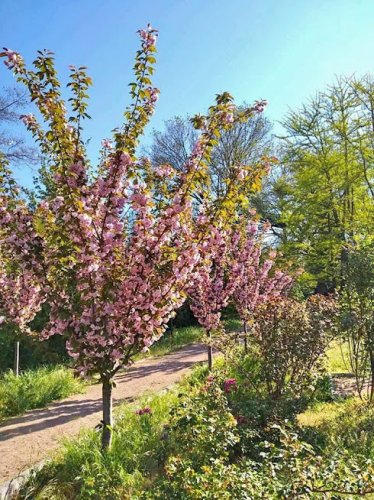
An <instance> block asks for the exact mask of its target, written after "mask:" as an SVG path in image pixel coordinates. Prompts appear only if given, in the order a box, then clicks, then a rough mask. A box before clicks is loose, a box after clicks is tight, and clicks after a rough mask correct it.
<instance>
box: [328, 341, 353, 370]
mask: <svg viewBox="0 0 374 500" xmlns="http://www.w3.org/2000/svg"><path fill="white" fill-rule="evenodd" d="M326 356H327V366H326V368H327V371H328V372H329V373H332V374H334V373H350V372H351V370H350V367H349V356H348V344H347V343H344V342H341V341H339V340H336V341H334V342H333V343H332V344H331V346H330V347H329V349H328V350H327V352H326Z"/></svg>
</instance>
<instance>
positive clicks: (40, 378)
mask: <svg viewBox="0 0 374 500" xmlns="http://www.w3.org/2000/svg"><path fill="white" fill-rule="evenodd" d="M83 387H84V386H83V383H82V382H81V381H80V380H79V379H77V378H74V375H73V372H72V370H70V369H68V368H66V367H63V366H55V367H44V368H38V369H37V370H29V371H25V372H23V373H22V374H21V375H20V376H19V377H16V376H15V375H14V374H13V372H7V373H5V374H4V375H3V376H2V377H1V378H0V419H1V418H5V417H10V416H13V415H20V414H22V413H24V412H25V411H26V410H32V409H33V408H40V407H43V406H45V405H47V404H48V403H50V402H51V401H55V400H57V399H62V398H65V397H67V396H70V395H71V394H74V393H77V392H81V391H82V390H83Z"/></svg>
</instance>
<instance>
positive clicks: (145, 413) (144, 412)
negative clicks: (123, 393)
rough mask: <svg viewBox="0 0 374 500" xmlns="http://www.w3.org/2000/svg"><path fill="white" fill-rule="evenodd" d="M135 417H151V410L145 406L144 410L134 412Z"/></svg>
mask: <svg viewBox="0 0 374 500" xmlns="http://www.w3.org/2000/svg"><path fill="white" fill-rule="evenodd" d="M135 413H136V415H151V414H152V409H151V408H150V407H149V406H145V407H144V408H139V410H136V411H135Z"/></svg>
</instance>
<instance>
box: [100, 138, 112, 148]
mask: <svg viewBox="0 0 374 500" xmlns="http://www.w3.org/2000/svg"><path fill="white" fill-rule="evenodd" d="M101 145H102V147H103V148H104V149H112V148H113V143H112V141H111V140H110V139H103V140H102V141H101Z"/></svg>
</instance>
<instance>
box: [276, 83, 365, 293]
mask: <svg viewBox="0 0 374 500" xmlns="http://www.w3.org/2000/svg"><path fill="white" fill-rule="evenodd" d="M283 126H284V129H285V134H284V137H282V141H281V148H282V172H281V175H280V177H279V178H278V179H277V182H276V183H274V189H273V194H275V195H276V197H277V198H278V205H279V208H278V212H281V214H280V217H279V221H280V222H281V225H282V231H281V233H282V234H281V242H282V249H283V250H284V252H285V254H286V255H287V257H292V258H293V259H295V260H299V261H301V262H300V263H301V264H302V265H303V266H304V267H305V269H306V271H307V273H309V276H310V283H309V285H310V287H313V286H316V289H317V291H321V292H325V291H327V290H329V289H332V288H334V287H335V286H336V285H337V284H339V283H340V282H341V278H342V266H343V263H344V259H345V247H346V245H347V244H348V243H350V242H354V241H355V239H357V238H359V239H360V238H365V237H367V238H369V239H370V238H371V237H372V234H373V220H374V217H373V215H374V198H373V176H374V163H373V158H374V156H373V154H374V150H373V145H374V84H373V80H372V77H371V76H366V77H364V78H362V79H355V78H347V79H339V80H337V81H336V83H335V84H334V85H332V86H330V87H329V88H327V89H326V91H324V92H320V93H318V94H317V96H316V97H315V98H314V99H312V100H310V101H309V102H308V103H307V104H305V105H304V106H302V108H301V109H300V110H298V111H291V112H290V113H289V114H288V115H287V116H286V118H285V119H284V121H283Z"/></svg>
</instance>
